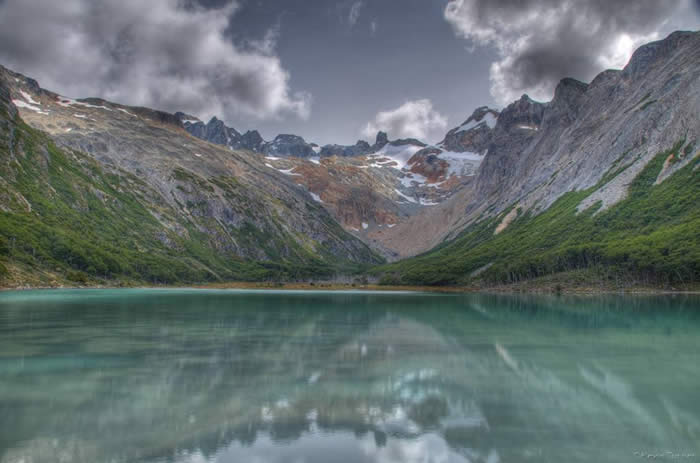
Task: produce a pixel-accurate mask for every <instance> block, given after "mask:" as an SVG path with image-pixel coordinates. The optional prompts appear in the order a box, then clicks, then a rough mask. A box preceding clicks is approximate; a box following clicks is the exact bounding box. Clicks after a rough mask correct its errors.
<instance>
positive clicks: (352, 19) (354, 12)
mask: <svg viewBox="0 0 700 463" xmlns="http://www.w3.org/2000/svg"><path fill="white" fill-rule="evenodd" d="M361 9H362V2H355V3H353V4H352V6H351V7H350V13H348V24H349V25H350V27H353V26H354V25H355V24H356V23H357V20H358V19H360V10H361Z"/></svg>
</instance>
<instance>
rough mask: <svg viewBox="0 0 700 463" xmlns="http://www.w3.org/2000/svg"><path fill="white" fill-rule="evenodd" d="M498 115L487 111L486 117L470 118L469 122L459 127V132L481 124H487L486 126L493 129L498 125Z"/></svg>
mask: <svg viewBox="0 0 700 463" xmlns="http://www.w3.org/2000/svg"><path fill="white" fill-rule="evenodd" d="M496 120H497V119H496V116H494V115H493V114H491V113H486V114H485V115H484V117H482V118H481V120H480V121H477V120H475V119H472V120H470V121H469V122H466V123H464V124H462V125H460V126H459V127H457V133H459V132H465V131H467V130H471V129H473V128H474V127H477V126H479V125H481V124H486V126H487V127H488V128H490V129H493V128H494V127H496Z"/></svg>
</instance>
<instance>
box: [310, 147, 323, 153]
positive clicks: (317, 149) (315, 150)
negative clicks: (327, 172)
mask: <svg viewBox="0 0 700 463" xmlns="http://www.w3.org/2000/svg"><path fill="white" fill-rule="evenodd" d="M311 149H312V150H314V153H316V154H318V153H320V152H321V147H320V146H312V147H311Z"/></svg>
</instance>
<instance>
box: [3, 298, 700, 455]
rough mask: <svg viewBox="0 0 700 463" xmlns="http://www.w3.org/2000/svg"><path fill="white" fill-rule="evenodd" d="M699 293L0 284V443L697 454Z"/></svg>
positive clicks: (101, 448) (331, 451) (25, 449)
mask: <svg viewBox="0 0 700 463" xmlns="http://www.w3.org/2000/svg"><path fill="white" fill-rule="evenodd" d="M698 302H699V301H698V298H697V297H675V298H669V297H639V298H622V297H606V298H561V297H558V298H557V297H534V296H526V297H506V296H485V295H469V296H454V295H389V294H360V295H357V294H354V295H353V294H328V293H302V294H299V293H294V294H290V293H284V292H280V293H249V292H243V293H240V292H239V293H230V292H197V291H126V292H125V291H122V292H119V291H89V292H78V293H76V292H37V293H6V294H2V295H0V429H1V430H2V431H1V432H0V452H2V453H0V462H2V463H10V462H12V463H19V462H20V461H23V462H25V463H29V462H44V461H46V462H49V461H51V462H54V461H72V462H83V461H84V462H95V461H114V462H122V461H141V462H255V461H259V462H288V461H292V462H295V461H300V462H301V461H303V462H309V463H311V462H327V461H340V462H345V461H347V462H489V463H493V462H499V461H506V462H510V461H556V462H560V461H572V462H576V461H591V460H593V461H628V460H629V461H634V459H633V452H635V451H640V450H641V451H651V450H667V449H668V450H675V451H679V452H680V451H683V452H686V453H694V454H700V444H699V443H700V404H698V403H697V390H698V385H700V362H698V360H700V358H699V357H698V352H700V346H699V345H698V342H697V341H698V339H699V338H698V335H699V334H700V317H699V315H700V311H699V308H700V306H699V304H698Z"/></svg>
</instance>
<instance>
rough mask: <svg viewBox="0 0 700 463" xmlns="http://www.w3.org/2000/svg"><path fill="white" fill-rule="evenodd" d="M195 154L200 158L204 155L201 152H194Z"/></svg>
mask: <svg viewBox="0 0 700 463" xmlns="http://www.w3.org/2000/svg"><path fill="white" fill-rule="evenodd" d="M194 155H195V156H197V157H198V158H201V157H202V155H201V154H199V153H194Z"/></svg>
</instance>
